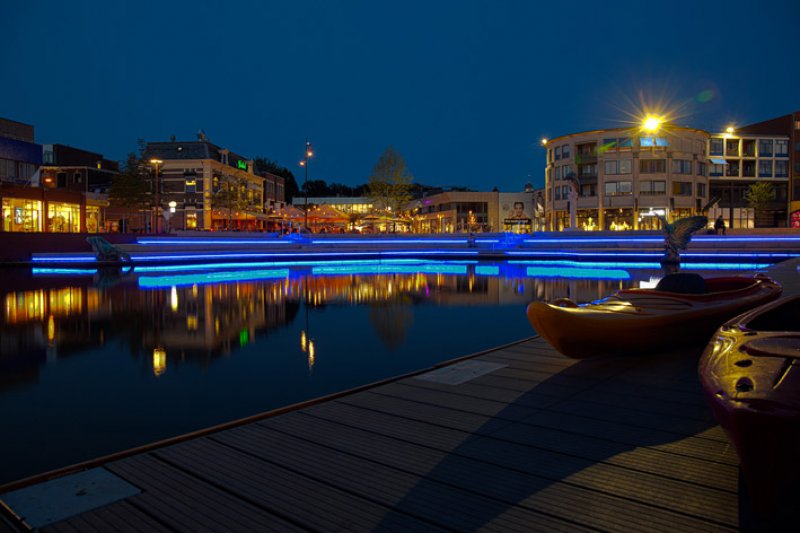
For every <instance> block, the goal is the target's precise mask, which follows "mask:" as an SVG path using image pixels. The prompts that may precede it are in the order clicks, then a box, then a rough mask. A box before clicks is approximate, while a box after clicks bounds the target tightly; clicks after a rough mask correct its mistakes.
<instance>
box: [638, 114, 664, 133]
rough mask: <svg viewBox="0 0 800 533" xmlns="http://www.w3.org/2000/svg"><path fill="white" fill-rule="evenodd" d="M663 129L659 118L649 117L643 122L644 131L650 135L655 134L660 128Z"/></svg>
mask: <svg viewBox="0 0 800 533" xmlns="http://www.w3.org/2000/svg"><path fill="white" fill-rule="evenodd" d="M660 127H661V119H660V118H658V117H654V116H652V115H648V116H647V117H645V119H644V121H642V129H643V130H644V131H646V132H649V133H654V132H656V131H658V128H660Z"/></svg>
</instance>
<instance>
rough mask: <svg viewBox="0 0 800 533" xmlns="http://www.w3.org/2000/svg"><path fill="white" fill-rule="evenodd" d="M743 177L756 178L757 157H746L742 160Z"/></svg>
mask: <svg viewBox="0 0 800 533" xmlns="http://www.w3.org/2000/svg"><path fill="white" fill-rule="evenodd" d="M742 177H744V178H755V177H756V160H755V159H750V160H748V159H745V160H744V161H742Z"/></svg>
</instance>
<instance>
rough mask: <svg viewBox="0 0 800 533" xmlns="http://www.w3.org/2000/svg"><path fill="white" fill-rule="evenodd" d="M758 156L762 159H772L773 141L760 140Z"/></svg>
mask: <svg viewBox="0 0 800 533" xmlns="http://www.w3.org/2000/svg"><path fill="white" fill-rule="evenodd" d="M758 155H759V156H761V157H772V139H759V140H758Z"/></svg>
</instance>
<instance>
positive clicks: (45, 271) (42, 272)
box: [31, 268, 97, 276]
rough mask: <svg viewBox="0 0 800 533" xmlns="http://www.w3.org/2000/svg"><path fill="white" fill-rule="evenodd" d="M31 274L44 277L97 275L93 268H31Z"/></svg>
mask: <svg viewBox="0 0 800 533" xmlns="http://www.w3.org/2000/svg"><path fill="white" fill-rule="evenodd" d="M31 274H33V275H34V276H46V275H50V274H70V275H85V274H97V269H95V268H32V269H31Z"/></svg>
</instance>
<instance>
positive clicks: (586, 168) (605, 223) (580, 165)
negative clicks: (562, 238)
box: [544, 125, 709, 231]
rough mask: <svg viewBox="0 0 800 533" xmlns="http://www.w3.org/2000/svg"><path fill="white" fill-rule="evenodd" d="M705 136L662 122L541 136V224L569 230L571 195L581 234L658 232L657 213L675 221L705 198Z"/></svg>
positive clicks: (700, 207) (692, 211)
mask: <svg viewBox="0 0 800 533" xmlns="http://www.w3.org/2000/svg"><path fill="white" fill-rule="evenodd" d="M708 139H709V134H708V133H707V132H705V131H703V130H698V129H693V128H684V127H678V126H673V125H662V126H660V127H659V128H658V130H657V131H645V130H644V129H642V128H615V129H606V130H594V131H587V132H581V133H572V134H569V135H564V136H561V137H557V138H555V139H550V140H547V141H545V142H544V146H545V147H546V149H547V167H546V170H545V191H546V192H545V194H546V212H545V219H546V227H547V229H548V230H551V231H560V230H563V229H565V228H568V227H569V224H570V208H571V207H572V206H571V205H570V202H571V201H573V200H574V201H575V203H576V205H575V206H574V207H575V211H576V226H577V227H576V228H575V229H582V230H586V231H594V230H629V229H640V230H646V229H657V228H659V227H660V225H659V223H658V221H657V219H656V216H655V215H656V214H660V215H664V216H666V217H667V218H668V219H669V220H673V219H676V218H682V217H686V216H690V215H694V214H696V213H700V212H702V211H703V209H704V207H705V204H706V203H707V202H708V200H709V178H708V161H707V157H706V149H707V143H708ZM572 187H574V188H575V189H577V190H576V194H574V193H572V192H571V188H572Z"/></svg>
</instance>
